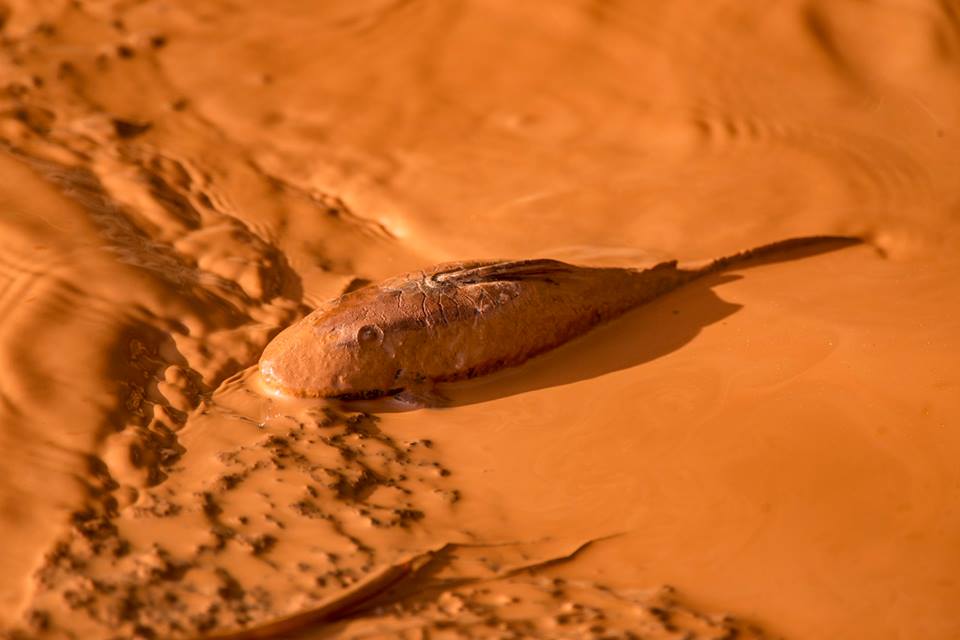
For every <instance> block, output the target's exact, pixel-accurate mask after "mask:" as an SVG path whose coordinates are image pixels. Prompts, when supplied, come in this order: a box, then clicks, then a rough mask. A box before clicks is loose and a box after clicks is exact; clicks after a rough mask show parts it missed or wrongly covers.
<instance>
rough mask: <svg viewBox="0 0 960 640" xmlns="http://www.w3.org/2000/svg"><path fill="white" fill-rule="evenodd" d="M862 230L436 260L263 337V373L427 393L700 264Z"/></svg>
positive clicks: (542, 346) (375, 390) (513, 357)
mask: <svg viewBox="0 0 960 640" xmlns="http://www.w3.org/2000/svg"><path fill="white" fill-rule="evenodd" d="M858 242H860V241H859V240H857V239H855V238H847V237H838V236H815V237H804V238H793V239H790V240H784V241H781V242H776V243H773V244H769V245H764V246H762V247H757V248H755V249H751V250H749V251H744V252H741V253H738V254H735V255H733V256H728V257H724V258H719V259H717V260H714V261H712V262H710V263H709V264H707V265H706V266H704V267H702V268H695V269H684V268H680V267H678V265H677V262H676V261H671V262H664V263H661V264H658V265H656V266H654V267H651V268H649V269H643V270H640V269H623V268H596V267H580V266H575V265H571V264H566V263H564V262H559V261H557V260H509V261H476V262H456V263H448V264H441V265H437V266H435V267H432V268H430V269H427V270H424V271H417V272H414V273H409V274H405V275H401V276H398V277H395V278H391V279H388V280H385V281H383V282H380V283H378V284H372V285H368V286H366V287H363V288H361V289H357V290H355V291H352V292H350V293H346V294H344V295H342V296H340V297H339V298H337V299H335V300H332V301H330V302H328V303H326V304H324V305H322V306H321V307H319V308H318V309H316V310H315V311H313V312H312V313H310V314H309V315H308V316H306V317H305V318H303V319H302V320H300V321H299V322H298V323H296V324H294V325H292V326H290V327H289V328H287V329H285V330H284V331H282V332H281V333H280V334H279V335H277V336H276V337H275V338H274V339H273V341H271V342H270V344H268V345H267V348H266V349H265V350H264V352H263V356H262V357H261V359H260V373H261V378H262V380H263V381H264V383H265V385H266V386H267V387H268V388H271V389H273V390H275V391H278V392H281V393H284V394H288V395H293V396H298V397H328V398H341V399H362V398H374V397H380V396H386V395H397V394H401V393H405V394H411V395H412V396H413V397H415V398H419V397H429V389H430V388H431V387H432V385H433V384H435V383H439V382H452V381H456V380H463V379H467V378H473V377H476V376H481V375H484V374H488V373H492V372H494V371H497V370H499V369H503V368H505V367H511V366H515V365H518V364H521V363H522V362H524V361H526V360H528V359H530V358H532V357H534V356H536V355H538V354H541V353H544V352H545V351H548V350H550V349H553V348H554V347H557V346H559V345H561V344H563V343H565V342H567V341H569V340H571V339H572V338H575V337H577V336H579V335H581V334H584V333H586V332H587V331H589V330H590V329H591V328H593V327H595V326H597V325H598V324H601V323H603V322H606V321H607V320H610V319H612V318H615V317H617V316H619V315H622V314H623V313H625V312H627V311H629V310H631V309H634V308H635V307H637V306H639V305H642V304H644V303H646V302H649V301H651V300H653V299H654V298H657V297H659V296H661V295H663V294H665V293H667V292H669V291H672V290H674V289H676V288H677V287H680V286H681V285H684V284H686V283H688V282H690V281H692V280H694V279H696V278H700V277H703V276H705V275H707V274H711V273H716V272H718V271H722V270H725V269H727V268H730V267H733V266H737V265H740V264H741V263H743V262H746V261H748V260H751V259H756V258H769V257H772V256H775V254H778V253H780V252H785V251H789V250H792V249H799V248H804V247H809V248H818V247H820V246H821V245H822V248H823V249H824V250H826V249H833V248H839V247H842V246H847V245H851V244H855V243H858ZM424 404H430V403H429V402H425V403H424Z"/></svg>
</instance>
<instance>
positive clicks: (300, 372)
mask: <svg viewBox="0 0 960 640" xmlns="http://www.w3.org/2000/svg"><path fill="white" fill-rule="evenodd" d="M310 337H311V336H309V335H305V334H304V332H303V327H300V326H298V325H294V326H292V327H288V328H287V329H285V330H284V331H282V332H281V333H280V334H279V335H277V337H275V338H274V339H273V340H272V341H271V342H270V343H269V344H268V345H267V347H266V348H265V349H264V350H263V355H262V356H260V378H261V380H262V382H263V384H264V386H265V387H266V388H267V389H268V390H269V391H272V392H275V393H281V394H285V395H292V396H297V397H301V398H318V397H327V396H334V395H338V394H339V393H343V387H344V386H345V385H344V376H343V366H342V364H343V363H340V366H338V364H337V362H335V360H336V358H335V357H334V356H335V355H336V354H335V352H332V351H330V350H327V349H323V348H318V346H319V345H317V344H315V341H314V340H310V339H309V338H310Z"/></svg>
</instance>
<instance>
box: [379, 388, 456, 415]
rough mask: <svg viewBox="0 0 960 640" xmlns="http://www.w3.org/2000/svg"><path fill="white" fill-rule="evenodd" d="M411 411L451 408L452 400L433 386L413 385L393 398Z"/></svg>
mask: <svg viewBox="0 0 960 640" xmlns="http://www.w3.org/2000/svg"><path fill="white" fill-rule="evenodd" d="M393 397H394V399H396V400H397V401H398V402H401V403H402V404H405V405H407V406H409V407H410V408H411V409H437V408H440V407H447V406H450V398H448V397H447V396H445V395H443V394H442V393H440V392H439V391H438V390H437V388H436V387H434V386H433V385H432V384H427V383H423V384H412V385H409V386H406V387H404V388H403V389H402V390H401V391H400V392H399V393H397V394H396V395H394V396H393Z"/></svg>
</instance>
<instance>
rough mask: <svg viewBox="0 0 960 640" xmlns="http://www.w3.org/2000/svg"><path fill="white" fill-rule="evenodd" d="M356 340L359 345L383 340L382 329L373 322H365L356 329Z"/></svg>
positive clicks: (377, 342)
mask: <svg viewBox="0 0 960 640" xmlns="http://www.w3.org/2000/svg"><path fill="white" fill-rule="evenodd" d="M357 342H359V343H360V344H361V345H367V344H380V343H381V342H383V329H381V328H380V327H378V326H377V325H375V324H365V325H363V326H362V327H360V328H359V329H358V330H357Z"/></svg>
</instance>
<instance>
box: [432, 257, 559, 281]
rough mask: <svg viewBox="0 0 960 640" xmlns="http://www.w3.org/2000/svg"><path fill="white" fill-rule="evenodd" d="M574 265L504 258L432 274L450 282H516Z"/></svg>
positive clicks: (545, 277)
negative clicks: (503, 259) (498, 260)
mask: <svg viewBox="0 0 960 640" xmlns="http://www.w3.org/2000/svg"><path fill="white" fill-rule="evenodd" d="M574 270H576V267H574V266H573V265H569V264H567V263H565V262H560V261H558V260H547V259H542V260H505V261H503V262H494V263H490V264H485V265H481V266H474V267H469V268H464V269H456V270H453V271H445V272H440V273H437V274H434V275H433V276H432V277H433V279H434V280H436V281H437V282H444V283H450V284H483V283H487V282H516V281H519V280H546V281H551V278H552V276H556V275H560V274H563V273H571V272H573V271H574Z"/></svg>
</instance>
